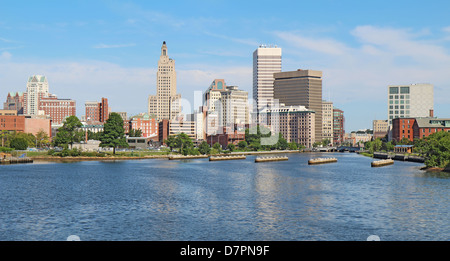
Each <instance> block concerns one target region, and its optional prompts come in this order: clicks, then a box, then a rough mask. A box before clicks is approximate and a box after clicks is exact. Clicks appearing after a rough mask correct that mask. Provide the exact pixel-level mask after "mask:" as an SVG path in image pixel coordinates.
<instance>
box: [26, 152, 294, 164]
mask: <svg viewBox="0 0 450 261" xmlns="http://www.w3.org/2000/svg"><path fill="white" fill-rule="evenodd" d="M280 153H301V152H299V151H298V150H286V151H283V150H279V151H246V152H231V153H221V154H214V155H204V158H207V157H210V156H231V155H236V154H238V155H259V154H280ZM174 156H175V157H177V156H182V155H181V154H166V155H146V156H106V157H88V156H76V157H73V156H67V157H61V156H31V157H29V158H31V159H32V160H33V161H56V162H60V161H111V160H142V159H164V158H167V159H169V158H170V157H174ZM199 158H200V157H199Z"/></svg>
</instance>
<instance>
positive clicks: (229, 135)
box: [206, 127, 245, 148]
mask: <svg viewBox="0 0 450 261" xmlns="http://www.w3.org/2000/svg"><path fill="white" fill-rule="evenodd" d="M240 141H245V131H238V129H237V128H234V131H231V129H230V128H229V127H224V128H223V133H220V134H215V135H208V136H207V137H206V142H207V143H208V144H209V146H211V147H212V146H213V145H214V144H215V143H216V142H218V143H219V144H220V145H221V146H222V148H226V147H227V146H228V144H234V145H236V146H237V145H238V143H239V142H240Z"/></svg>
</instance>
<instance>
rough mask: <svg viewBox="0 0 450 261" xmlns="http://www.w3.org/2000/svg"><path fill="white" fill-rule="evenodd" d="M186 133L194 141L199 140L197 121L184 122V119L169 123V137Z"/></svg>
mask: <svg viewBox="0 0 450 261" xmlns="http://www.w3.org/2000/svg"><path fill="white" fill-rule="evenodd" d="M181 133H184V134H186V135H188V136H189V138H191V139H192V140H193V141H194V140H196V139H197V129H196V125H195V121H193V120H190V119H189V120H184V119H183V118H182V117H180V118H178V119H174V120H171V121H170V122H169V136H171V135H178V134H181Z"/></svg>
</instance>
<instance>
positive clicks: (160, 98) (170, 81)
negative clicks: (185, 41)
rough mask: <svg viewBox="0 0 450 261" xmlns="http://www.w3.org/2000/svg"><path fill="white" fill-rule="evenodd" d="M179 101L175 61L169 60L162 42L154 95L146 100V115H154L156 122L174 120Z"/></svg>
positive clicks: (178, 111)
mask: <svg viewBox="0 0 450 261" xmlns="http://www.w3.org/2000/svg"><path fill="white" fill-rule="evenodd" d="M180 99H181V95H180V94H177V76H176V72H175V61H174V60H172V59H171V58H169V56H168V54H167V45H166V42H165V41H164V42H163V45H162V47H161V56H160V58H159V61H158V71H157V73H156V95H150V96H149V98H148V114H150V115H152V114H154V115H156V118H157V120H158V121H159V120H162V119H167V120H171V119H174V118H175V117H176V116H177V115H178V114H179V113H180V112H181V105H180Z"/></svg>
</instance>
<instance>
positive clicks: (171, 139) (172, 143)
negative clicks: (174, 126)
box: [164, 135, 177, 151]
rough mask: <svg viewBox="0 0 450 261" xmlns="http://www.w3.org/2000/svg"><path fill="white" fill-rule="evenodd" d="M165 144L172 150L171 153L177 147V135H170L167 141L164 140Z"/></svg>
mask: <svg viewBox="0 0 450 261" xmlns="http://www.w3.org/2000/svg"><path fill="white" fill-rule="evenodd" d="M164 143H165V144H166V145H167V146H168V147H169V148H170V151H173V149H174V148H175V147H177V144H176V140H175V135H170V136H169V137H167V139H166V140H164Z"/></svg>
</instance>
